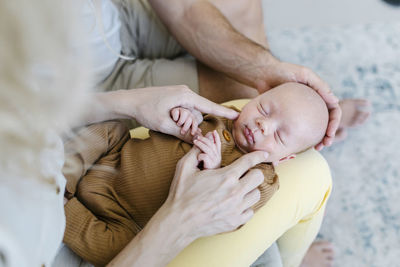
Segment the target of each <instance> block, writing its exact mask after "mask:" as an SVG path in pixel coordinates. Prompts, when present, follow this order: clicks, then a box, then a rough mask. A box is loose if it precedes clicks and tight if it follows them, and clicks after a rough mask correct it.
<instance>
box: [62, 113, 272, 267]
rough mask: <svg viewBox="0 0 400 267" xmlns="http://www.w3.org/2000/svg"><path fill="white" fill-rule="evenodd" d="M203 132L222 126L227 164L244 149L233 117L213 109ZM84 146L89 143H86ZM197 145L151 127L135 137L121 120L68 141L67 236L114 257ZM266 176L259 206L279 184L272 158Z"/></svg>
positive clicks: (89, 253) (96, 259) (99, 260)
mask: <svg viewBox="0 0 400 267" xmlns="http://www.w3.org/2000/svg"><path fill="white" fill-rule="evenodd" d="M200 128H201V129H202V133H203V134H206V133H207V132H209V131H212V130H214V129H215V130H217V132H218V134H219V135H220V138H221V143H222V144H221V151H222V162H221V167H224V166H227V165H229V164H230V163H232V162H233V161H235V160H236V159H238V158H239V157H240V156H242V155H243V152H241V151H240V150H239V149H238V148H237V147H236V146H235V143H234V140H233V138H232V134H231V132H232V121H230V120H226V119H222V118H219V117H215V116H211V115H207V116H205V117H204V121H203V123H202V124H201V125H200ZM82 146H84V147H83V148H82ZM190 148H191V145H190V144H187V143H185V142H183V141H181V140H180V139H178V138H176V137H173V136H170V135H166V134H162V133H158V132H153V131H150V138H148V139H145V140H140V139H130V137H129V131H128V130H127V129H126V128H125V127H124V126H123V124H122V123H120V122H104V123H99V124H93V125H90V126H88V127H86V128H83V129H81V130H80V131H78V133H77V136H76V137H75V138H73V139H71V140H69V141H67V142H66V143H65V151H66V163H65V165H64V169H63V172H64V175H65V177H66V179H67V186H66V196H67V197H68V198H70V200H69V201H68V203H67V204H66V205H65V215H66V221H67V222H66V229H65V234H64V242H65V243H66V244H67V245H68V246H69V247H70V248H71V249H72V250H73V251H75V252H76V253H77V254H78V255H79V256H81V257H82V258H83V259H85V260H86V261H89V262H91V263H93V264H94V265H96V266H104V265H106V264H107V263H108V262H109V261H111V260H112V259H113V257H115V256H116V255H117V254H118V253H119V252H120V251H121V250H122V249H123V248H124V247H125V246H126V245H127V244H128V243H129V242H130V240H132V238H133V237H134V236H135V235H136V234H137V233H139V231H140V230H141V229H142V228H143V227H144V226H145V225H146V223H147V222H148V221H149V220H150V218H151V217H152V216H153V215H154V214H155V212H156V211H157V210H158V209H159V208H160V207H161V205H162V204H163V203H164V201H165V200H166V199H167V196H168V192H169V188H170V185H171V182H172V179H173V177H174V173H175V168H176V164H177V162H178V161H179V159H180V158H182V157H183V156H184V155H185V154H186V153H187V152H188V151H189V150H190ZM255 168H257V169H260V170H262V172H263V174H264V177H265V179H264V182H263V183H262V184H261V185H260V186H259V189H260V192H261V200H260V201H259V202H258V203H257V204H255V205H254V206H253V209H254V210H257V209H258V208H260V207H261V206H263V205H264V204H265V203H266V202H267V201H268V200H269V199H270V198H271V196H272V195H273V194H274V192H276V190H278V187H279V183H278V179H277V176H276V174H275V172H274V168H273V166H272V165H270V164H258V165H257V166H256V167H255Z"/></svg>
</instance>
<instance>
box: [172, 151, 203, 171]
mask: <svg viewBox="0 0 400 267" xmlns="http://www.w3.org/2000/svg"><path fill="white" fill-rule="evenodd" d="M200 153H201V151H200V149H198V148H197V147H196V146H193V147H192V148H191V149H190V150H189V152H188V153H186V155H185V156H183V157H182V158H181V159H180V160H179V161H178V164H177V170H180V171H186V170H188V171H195V170H198V168H197V165H199V161H198V160H197V157H198V155H199V154H200Z"/></svg>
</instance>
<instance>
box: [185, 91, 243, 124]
mask: <svg viewBox="0 0 400 267" xmlns="http://www.w3.org/2000/svg"><path fill="white" fill-rule="evenodd" d="M188 101H190V102H188V103H187V104H188V105H192V107H193V108H195V109H196V110H198V111H200V112H202V113H208V114H213V115H215V116H221V117H224V118H227V119H231V120H234V119H236V118H237V117H238V116H239V113H238V112H236V111H234V110H233V109H230V108H227V107H224V106H222V105H219V104H216V103H214V102H212V101H210V100H208V99H206V98H204V97H202V96H199V95H197V94H194V93H193V94H192V98H191V99H188ZM182 106H185V105H182ZM189 108H190V107H189Z"/></svg>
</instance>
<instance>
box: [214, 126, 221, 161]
mask: <svg viewBox="0 0 400 267" xmlns="http://www.w3.org/2000/svg"><path fill="white" fill-rule="evenodd" d="M213 137H214V143H215V145H216V146H217V153H218V155H221V138H220V137H219V134H218V132H217V131H216V130H214V131H213Z"/></svg>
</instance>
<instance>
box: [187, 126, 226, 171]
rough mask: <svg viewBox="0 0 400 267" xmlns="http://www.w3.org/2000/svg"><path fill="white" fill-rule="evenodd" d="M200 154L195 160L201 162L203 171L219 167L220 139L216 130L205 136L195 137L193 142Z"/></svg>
mask: <svg viewBox="0 0 400 267" xmlns="http://www.w3.org/2000/svg"><path fill="white" fill-rule="evenodd" d="M193 143H194V144H195V146H197V147H198V148H199V149H200V150H201V152H203V153H200V154H199V156H198V157H197V159H198V160H199V161H203V164H204V169H216V168H219V167H220V166H221V139H220V138H219V135H218V133H217V131H216V130H214V131H212V132H208V133H207V134H206V136H201V135H200V136H197V137H196V139H195V140H194V141H193Z"/></svg>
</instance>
